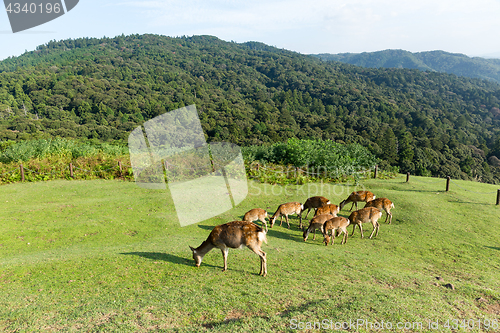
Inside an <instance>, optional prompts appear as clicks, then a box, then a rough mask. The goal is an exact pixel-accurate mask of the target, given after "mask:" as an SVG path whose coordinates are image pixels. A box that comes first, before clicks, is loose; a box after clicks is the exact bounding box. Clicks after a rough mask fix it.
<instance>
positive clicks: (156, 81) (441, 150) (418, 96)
mask: <svg viewBox="0 0 500 333" xmlns="http://www.w3.org/2000/svg"><path fill="white" fill-rule="evenodd" d="M190 104H196V106H197V108H198V111H199V116H200V119H201V122H202V127H203V130H204V131H205V133H206V134H207V137H208V141H228V142H232V143H236V144H238V145H240V146H253V145H257V146H258V145H272V144H273V143H276V142H284V141H287V140H288V139H290V138H297V139H312V140H323V141H327V140H331V141H332V142H337V143H349V144H350V143H358V144H360V145H362V146H364V147H366V148H367V149H369V151H370V152H371V153H373V154H374V155H375V156H376V157H377V158H379V159H380V160H381V167H383V168H387V169H390V168H393V167H397V168H399V171H400V172H411V173H412V174H417V175H426V176H428V175H433V176H441V177H444V176H451V177H452V178H461V179H476V180H479V181H483V182H490V183H497V182H500V159H498V157H500V140H499V136H498V133H499V131H500V127H499V125H500V85H498V84H496V83H492V82H488V81H482V80H478V79H471V78H465V77H457V76H455V75H448V74H442V73H435V72H422V71H418V70H408V69H368V68H360V67H356V66H352V65H346V64H341V63H337V62H329V63H325V62H322V61H320V60H319V59H316V58H314V57H311V56H305V55H301V54H298V53H294V52H290V51H286V50H280V49H276V48H273V47H270V46H267V45H264V44H261V43H243V44H237V43H228V42H224V41H221V40H219V39H217V38H215V37H210V36H194V37H180V38H170V37H165V36H157V35H131V36H119V37H115V38H101V39H93V38H82V39H75V40H73V39H70V40H63V41H52V42H49V43H47V44H46V45H41V46H39V47H38V48H37V50H35V51H32V52H27V53H26V54H24V55H22V56H20V57H16V58H10V59H6V60H4V61H2V62H0V118H1V119H0V139H2V140H25V139H39V138H51V137H57V136H59V137H63V138H84V139H96V140H100V141H102V142H114V141H118V142H120V143H122V144H124V143H125V142H126V139H127V137H128V134H129V133H130V132H131V131H132V130H133V129H134V128H136V127H137V126H139V125H140V124H142V123H143V122H144V121H145V120H148V119H151V118H154V117H156V116H158V115H160V114H163V113H165V112H168V111H171V110H174V109H176V108H179V107H182V106H185V105H190Z"/></svg>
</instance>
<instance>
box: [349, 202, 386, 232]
mask: <svg viewBox="0 0 500 333" xmlns="http://www.w3.org/2000/svg"><path fill="white" fill-rule="evenodd" d="M381 217H382V211H380V210H379V209H377V208H375V207H367V208H363V209H360V210H356V211H354V212H352V213H351V215H349V221H351V224H352V225H353V228H352V234H351V237H352V235H354V230H356V226H359V231H360V232H361V238H363V228H362V227H361V224H362V223H367V222H371V223H372V225H373V231H372V233H371V235H370V239H371V238H372V236H373V233H374V232H375V231H377V233H376V234H375V237H377V235H378V229H379V228H380V224H379V223H378V219H379V218H381Z"/></svg>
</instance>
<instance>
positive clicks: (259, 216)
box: [243, 208, 267, 232]
mask: <svg viewBox="0 0 500 333" xmlns="http://www.w3.org/2000/svg"><path fill="white" fill-rule="evenodd" d="M266 217H267V212H266V211H265V210H264V209H262V208H254V209H250V210H249V211H248V212H246V213H245V216H244V217H243V221H248V222H253V221H257V220H259V221H261V222H262V225H263V226H264V227H265V228H266V232H267V222H266Z"/></svg>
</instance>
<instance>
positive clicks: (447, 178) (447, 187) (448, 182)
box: [446, 176, 450, 192]
mask: <svg viewBox="0 0 500 333" xmlns="http://www.w3.org/2000/svg"><path fill="white" fill-rule="evenodd" d="M449 190H450V176H448V177H446V192H448V191H449Z"/></svg>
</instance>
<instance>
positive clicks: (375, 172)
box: [373, 165, 378, 178]
mask: <svg viewBox="0 0 500 333" xmlns="http://www.w3.org/2000/svg"><path fill="white" fill-rule="evenodd" d="M377 171H378V165H375V171H374V172H373V178H377Z"/></svg>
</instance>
